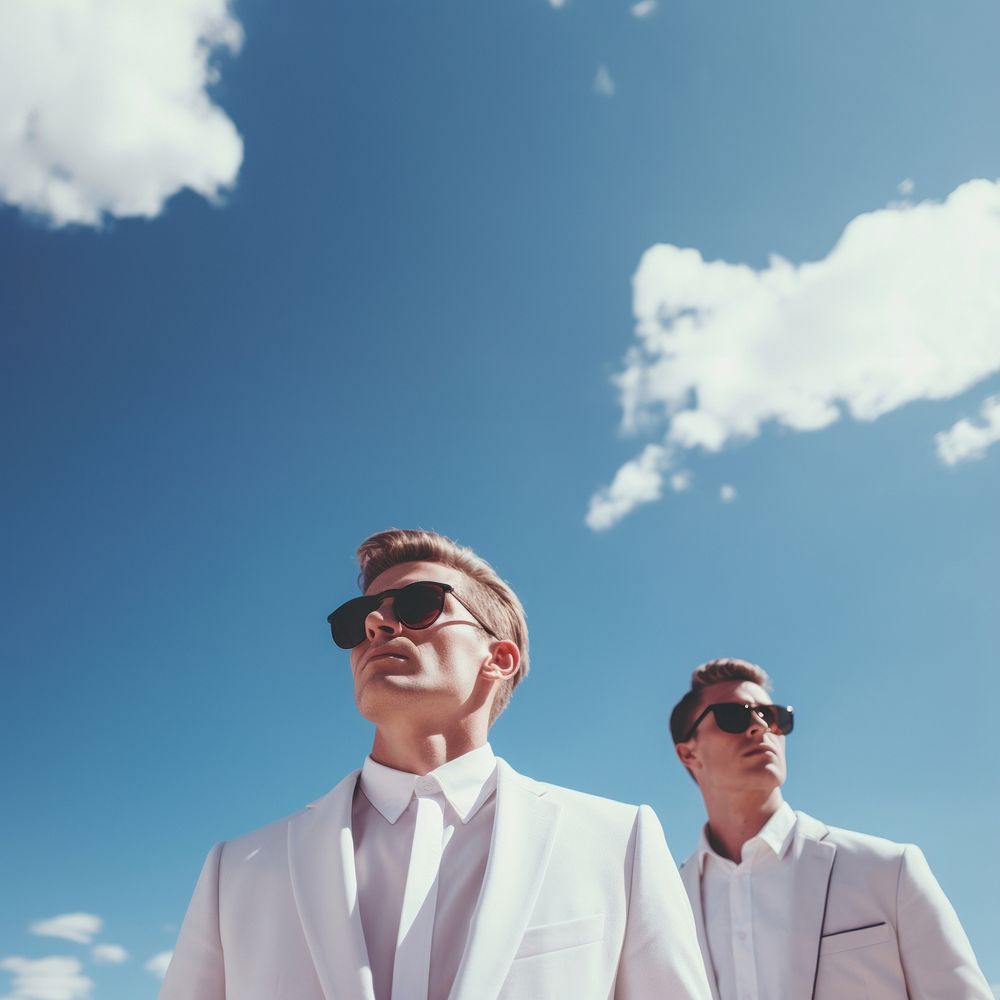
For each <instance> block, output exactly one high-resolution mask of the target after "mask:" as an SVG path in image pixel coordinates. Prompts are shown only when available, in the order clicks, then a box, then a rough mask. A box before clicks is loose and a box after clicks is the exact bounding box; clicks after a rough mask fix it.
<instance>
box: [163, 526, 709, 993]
mask: <svg viewBox="0 0 1000 1000" xmlns="http://www.w3.org/2000/svg"><path fill="white" fill-rule="evenodd" d="M358 560H359V564H360V567H361V582H362V587H363V591H364V595H365V596H363V597H360V598H354V599H353V600H351V601H348V602H347V603H346V604H344V605H342V606H341V607H340V608H338V609H337V610H336V611H335V612H334V613H333V614H332V615H330V619H329V621H330V625H331V628H332V632H333V638H334V641H335V642H336V643H337V644H338V645H339V646H341V647H344V648H349V649H350V650H351V654H350V662H351V672H352V674H353V678H354V698H355V701H356V703H357V706H358V709H359V711H360V712H361V714H362V715H363V716H364V717H365V718H366V719H369V720H370V721H371V722H373V723H374V724H375V737H374V744H373V746H372V751H371V754H370V755H369V756H368V758H367V759H366V760H365V761H364V766H363V767H362V768H361V770H360V771H354V772H353V773H351V774H349V775H348V776H347V777H346V778H345V779H344V780H343V781H342V782H341V783H340V784H339V785H337V787H336V788H334V789H333V791H331V792H329V793H328V794H327V795H326V796H325V797H324V798H322V799H320V800H319V801H318V802H316V803H314V804H313V806H311V807H309V808H307V809H306V810H304V811H303V812H299V813H297V814H295V815H293V816H291V817H289V818H286V819H283V820H280V821H278V822H277V823H274V824H272V825H270V826H267V827H264V828H263V829H262V830H258V831H257V832H256V833H251V834H249V835H248V836H245V837H241V838H239V839H238V840H234V841H230V842H228V843H224V844H220V845H218V846H216V847H215V849H214V850H213V851H212V852H211V853H210V854H209V857H208V860H207V862H206V864H205V867H204V869H203V871H202V875H201V878H200V880H199V882H198V885H197V887H196V889H195V893H194V897H193V899H192V901H191V905H190V907H189V909H188V913H187V916H186V917H185V920H184V925H183V927H182V928H181V932H180V937H179V940H178V943H177V948H176V951H175V952H174V957H173V960H172V962H171V965H170V969H169V971H168V973H167V977H166V979H165V981H164V984H163V990H162V992H161V994H160V997H161V1000H494V998H498V1000H529V998H531V1000H535V998H565V1000H590V998H592V1000H609V998H617V1000H650V998H654V997H663V998H681V1000H686V998H697V1000H709V993H708V983H707V981H706V979H705V971H704V966H703V964H702V960H701V955H700V952H699V949H698V943H697V938H696V935H695V929H694V922H693V920H692V918H691V908H690V906H689V904H688V902H687V898H686V896H685V895H684V890H683V887H682V886H681V883H680V878H679V876H678V874H677V870H676V868H675V867H674V865H673V863H672V861H671V858H670V853H669V851H668V849H667V846H666V842H665V840H664V838H663V831H662V830H661V829H660V825H659V823H658V821H657V820H656V818H655V816H654V814H653V813H652V811H651V810H650V809H649V808H648V807H647V806H641V807H638V808H636V807H634V806H625V805H621V804H619V803H615V802H609V801H607V800H604V799H598V798H594V797H592V796H588V795H583V794H581V793H579V792H573V791H569V790H567V789H563V788H556V787H554V786H551V785H543V784H539V783H538V782H535V781H532V780H530V779H529V778H526V777H523V776H522V775H520V774H518V773H517V772H516V771H514V770H513V769H512V768H511V767H510V766H508V765H507V764H506V763H505V762H504V761H502V760H499V759H498V758H496V757H494V755H493V751H492V749H491V748H490V745H489V744H488V743H487V731H488V729H489V726H490V724H491V723H492V722H493V721H494V720H495V719H496V717H497V716H498V715H499V713H500V712H501V711H502V710H503V708H504V707H505V705H506V704H507V701H508V699H509V698H510V694H511V691H512V689H513V688H514V686H515V685H516V684H517V683H518V682H519V681H520V680H521V678H523V677H524V675H525V673H526V672H527V669H528V633H527V625H526V623H525V619H524V612H523V609H522V608H521V604H520V602H519V601H518V599H517V597H516V595H515V594H514V592H513V591H512V590H511V589H510V587H508V586H507V584H506V583H504V582H503V581H502V580H501V579H500V578H499V577H498V576H497V574H496V573H495V572H494V570H493V569H492V567H490V566H489V565H488V564H487V563H486V562H484V561H483V560H482V559H480V558H479V557H478V556H476V555H475V554H474V553H473V552H472V551H471V550H470V549H467V548H463V547H461V546H458V545H456V544H455V543H454V542H452V541H451V540H450V539H447V538H445V537H443V536H441V535H437V534H434V533H432V532H423V531H399V530H393V531H388V532H383V533H381V534H378V535H374V536H372V537H371V538H369V539H367V540H366V541H365V542H363V543H362V545H361V547H360V549H359V550H358Z"/></svg>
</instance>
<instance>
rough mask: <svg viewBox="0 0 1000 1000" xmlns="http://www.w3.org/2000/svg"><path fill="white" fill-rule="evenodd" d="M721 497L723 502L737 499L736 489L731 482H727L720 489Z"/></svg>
mask: <svg viewBox="0 0 1000 1000" xmlns="http://www.w3.org/2000/svg"><path fill="white" fill-rule="evenodd" d="M719 499H720V500H721V501H722V502H723V503H732V502H733V501H734V500H735V499H736V490H735V489H734V488H733V487H732V486H730V485H729V483H725V484H724V485H723V487H722V489H720V490H719Z"/></svg>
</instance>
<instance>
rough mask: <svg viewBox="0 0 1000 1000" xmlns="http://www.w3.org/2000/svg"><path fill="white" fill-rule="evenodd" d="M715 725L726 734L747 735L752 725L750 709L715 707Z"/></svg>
mask: <svg viewBox="0 0 1000 1000" xmlns="http://www.w3.org/2000/svg"><path fill="white" fill-rule="evenodd" d="M712 712H713V714H714V715H715V724H716V725H717V726H718V727H719V728H720V729H721V730H722V731H723V732H724V733H745V732H746V729H747V726H749V725H750V709H749V708H747V707H746V705H737V704H722V705H713V706H712Z"/></svg>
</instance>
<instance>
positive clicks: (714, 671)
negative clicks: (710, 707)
mask: <svg viewBox="0 0 1000 1000" xmlns="http://www.w3.org/2000/svg"><path fill="white" fill-rule="evenodd" d="M725 681H750V682H751V683H753V684H759V685H760V686H761V687H762V688H763V689H764V690H765V691H770V690H771V678H770V677H768V675H767V671H765V670H764V669H763V668H762V667H758V666H757V664H756V663H751V662H750V661H749V660H737V659H734V658H732V657H722V658H721V659H718V660H709V661H708V663H703V664H702V665H701V666H700V667H696V668H695V670H694V673H692V674H691V690H690V691H688V693H687V694H686V695H684V697H683V698H681V700H680V701H679V702H677V704H676V705H674V710H673V711H672V712H671V713H670V735H671V737H673V741H674V743H682V742H683V741H684V737H685V736H687V734H688V730H690V728H691V725H692V723H693V722H694V717H695V716H694V713H695V709H696V708H697V707H698V702H699V700H700V699H701V692H702V691H703V690H704V689H705V688H707V687H710V686H711V685H712V684H722V683H723V682H725Z"/></svg>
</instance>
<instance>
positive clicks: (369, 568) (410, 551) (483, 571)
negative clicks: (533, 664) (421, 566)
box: [358, 528, 528, 725]
mask: <svg viewBox="0 0 1000 1000" xmlns="http://www.w3.org/2000/svg"><path fill="white" fill-rule="evenodd" d="M407 562H436V563H441V564H442V565H444V566H451V567H453V568H454V569H457V570H459V571H460V572H462V573H464V574H465V575H466V577H468V579H469V581H470V582H471V584H472V591H471V593H470V594H469V595H468V599H469V600H470V603H471V604H472V606H473V607H474V608H475V610H476V614H477V615H479V616H480V617H481V618H482V620H483V622H484V623H485V624H486V625H488V626H489V627H490V629H491V630H492V631H493V632H495V633H496V634H497V635H498V636H499V637H500V638H502V639H509V640H510V641H511V642H513V643H514V645H515V646H517V648H518V650H519V651H520V653H521V660H520V665H519V666H518V670H517V673H516V674H514V676H513V677H511V678H509V679H508V680H505V681H502V682H501V683H500V685H499V687H498V688H497V693H496V696H495V697H494V699H493V705H492V706H491V708H490V725H493V723H494V722H495V721H496V719H497V716H499V715H500V713H501V712H502V711H503V710H504V709H505V708H506V707H507V703H508V702H509V701H510V696H511V694H512V693H513V691H514V688H515V687H516V686H517V685H518V684H519V683H520V682H521V680H522V678H523V677H524V676H525V674H527V672H528V621H527V618H526V617H525V614H524V608H523V607H522V605H521V602H520V601H519V600H518V597H517V594H515V593H514V591H513V589H512V588H511V586H510V585H509V584H508V583H506V582H505V581H504V580H502V579H501V578H500V576H499V574H498V573H497V571H496V570H495V569H494V568H493V567H492V566H491V565H490V564H489V563H488V562H487V561H486V560H485V559H483V558H482V556H479V555H476V553H475V552H473V551H472V549H470V548H469V547H468V546H465V545H459V544H458V542H455V541H453V540H452V539H450V538H448V537H447V536H445V535H439V534H438V533H437V532H436V531H421V530H410V529H404V528H390V529H389V530H388V531H380V532H378V533H377V534H374V535H371V536H370V537H368V538H366V539H365V540H364V541H363V542H362V543H361V544H360V545H359V546H358V566H359V567H360V569H361V573H360V575H359V577H358V583H359V585H360V586H361V589H362V590H367V589H368V587H369V585H370V584H371V582H372V580H374V579H375V578H376V577H377V576H380V575H381V574H382V573H384V572H385V571H386V570H387V569H389V568H390V567H392V566H398V565H399V564H400V563H407ZM462 600H463V601H464V600H466V594H464V593H463V594H462Z"/></svg>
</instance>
